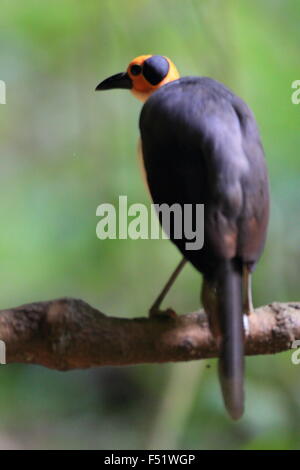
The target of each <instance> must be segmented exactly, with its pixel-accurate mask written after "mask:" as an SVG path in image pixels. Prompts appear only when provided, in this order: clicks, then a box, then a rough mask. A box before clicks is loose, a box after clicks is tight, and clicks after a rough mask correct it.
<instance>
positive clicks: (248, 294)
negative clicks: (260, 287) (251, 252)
mask: <svg viewBox="0 0 300 470" xmlns="http://www.w3.org/2000/svg"><path fill="white" fill-rule="evenodd" d="M243 291H244V302H243V311H244V312H245V313H246V314H247V315H251V313H253V312H254V308H253V302H252V283H251V272H250V270H249V267H248V266H247V265H246V264H244V265H243Z"/></svg>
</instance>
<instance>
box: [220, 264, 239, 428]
mask: <svg viewBox="0 0 300 470" xmlns="http://www.w3.org/2000/svg"><path fill="white" fill-rule="evenodd" d="M217 298H218V313H219V322H220V329H221V352H220V359H219V377H220V383H221V389H222V394H223V399H224V403H225V406H226V409H227V411H228V413H229V414H230V416H231V417H232V419H239V418H240V417H241V416H242V414H243V412H244V327H243V301H242V269H241V267H240V266H237V265H236V264H235V263H234V262H233V261H225V262H224V263H223V264H222V266H221V267H220V271H219V273H218V281H217Z"/></svg>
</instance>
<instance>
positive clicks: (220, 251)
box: [96, 54, 270, 420]
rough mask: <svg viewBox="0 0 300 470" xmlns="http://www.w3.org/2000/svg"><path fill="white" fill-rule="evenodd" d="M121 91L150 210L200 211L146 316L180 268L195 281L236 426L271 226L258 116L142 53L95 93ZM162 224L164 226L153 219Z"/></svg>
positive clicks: (199, 79)
mask: <svg viewBox="0 0 300 470" xmlns="http://www.w3.org/2000/svg"><path fill="white" fill-rule="evenodd" d="M116 88H120V89H128V90H130V91H131V93H132V94H133V95H134V96H135V97H136V98H138V99H139V100H140V101H142V102H143V103H144V104H143V106H142V110H141V113H140V118H139V129H140V150H141V158H142V164H143V171H144V174H145V177H146V182H147V186H148V188H149V191H150V194H151V197H152V200H153V202H154V203H155V204H168V205H172V204H179V205H180V207H184V204H191V205H192V207H196V205H197V204H203V205H204V244H203V247H202V248H201V249H198V250H187V249H186V244H185V241H186V240H185V238H184V236H183V237H182V238H181V239H178V238H176V237H175V236H174V224H173V225H172V226H171V227H170V239H171V241H172V242H173V243H174V244H175V245H176V246H177V248H178V249H179V251H180V252H181V254H182V256H183V258H182V261H181V262H180V264H179V266H178V267H177V268H176V270H175V272H174V273H173V275H172V276H171V279H170V280H169V281H168V283H167V284H166V286H165V287H164V289H163V291H162V293H161V294H160V296H159V297H158V299H157V300H156V302H155V303H154V305H153V308H152V309H150V312H151V313H152V314H154V315H155V314H159V313H160V312H161V311H160V310H159V309H158V308H157V307H158V306H159V305H160V303H161V300H162V298H163V297H164V295H165V294H166V292H167V291H168V289H169V288H170V286H171V285H172V283H173V282H174V280H175V278H176V277H177V275H178V274H179V272H180V271H181V269H182V267H183V266H184V265H185V263H186V262H189V263H191V264H192V265H193V266H194V268H195V269H196V270H197V271H198V272H199V273H201V274H202V277H203V280H202V291H201V299H202V304H203V307H204V310H205V312H206V315H207V317H208V323H209V327H210V330H211V333H212V335H213V337H214V339H215V341H216V343H217V346H218V350H219V361H218V374H219V379H220V385H221V391H222V395H223V401H224V404H225V408H226V409H227V411H228V413H229V415H230V417H231V418H232V419H233V420H237V419H239V418H240V417H241V416H242V415H243V413H244V400H245V393H244V369H245V359H244V355H245V346H244V345H245V338H246V335H247V331H248V330H247V323H248V322H247V319H248V318H249V315H251V314H252V313H253V303H252V288H251V276H252V272H253V270H254V268H255V266H256V265H257V262H258V260H259V258H260V256H261V254H262V251H263V248H264V245H265V240H266V234H267V227H268V220H269V206H270V203H269V181H268V170H267V165H266V160H265V155H264V150H263V146H262V143H261V138H260V133H259V130H258V125H257V123H256V120H255V117H254V114H253V112H252V111H251V109H250V108H249V106H248V105H247V104H246V103H245V101H243V100H242V99H241V98H240V97H238V96H237V95H236V94H235V93H233V92H232V91H231V90H230V89H229V88H228V87H226V86H225V85H224V84H222V83H221V82H219V81H217V80H214V79H213V78H209V77H204V76H185V77H180V75H179V72H178V70H177V68H176V66H175V64H174V63H173V62H172V61H171V60H170V59H169V58H168V57H166V56H163V55H151V54H147V55H140V56H138V57H136V58H134V59H133V60H132V61H131V62H130V63H129V65H128V67H127V69H126V71H125V72H122V73H118V74H115V75H113V76H110V77H109V78H106V79H105V80H103V81H102V82H101V83H99V85H98V86H97V87H96V90H97V91H101V90H110V89H116ZM160 222H161V223H162V221H161V220H160Z"/></svg>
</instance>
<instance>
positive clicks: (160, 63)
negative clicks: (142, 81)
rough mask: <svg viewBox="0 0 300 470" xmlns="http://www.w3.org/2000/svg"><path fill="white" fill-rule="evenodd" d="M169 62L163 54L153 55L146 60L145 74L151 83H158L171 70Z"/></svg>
mask: <svg viewBox="0 0 300 470" xmlns="http://www.w3.org/2000/svg"><path fill="white" fill-rule="evenodd" d="M169 68H170V65H169V62H168V61H167V59H165V58H164V57H162V56H161V55H153V56H152V57H149V59H147V60H145V62H144V65H143V75H144V77H145V78H146V80H148V82H149V83H151V85H158V83H160V82H161V81H162V80H163V79H164V78H165V77H166V76H167V74H168V72H169Z"/></svg>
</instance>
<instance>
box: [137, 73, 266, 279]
mask: <svg viewBox="0 0 300 470" xmlns="http://www.w3.org/2000/svg"><path fill="white" fill-rule="evenodd" d="M140 131H141V139H142V152H143V158H144V164H145V169H146V174H147V179H148V185H149V188H150V192H151V195H152V198H153V200H154V202H155V203H157V204H162V203H167V204H169V205H172V204H174V203H179V204H182V203H183V202H184V203H185V204H194V205H195V204H204V206H205V209H204V211H205V223H204V233H205V235H204V237H205V241H204V247H203V249H202V250H199V251H192V250H191V251H188V252H186V250H185V248H184V247H185V242H186V240H184V239H183V240H173V241H174V243H175V244H176V245H177V246H178V248H179V249H180V250H181V251H182V252H183V253H184V255H185V257H186V258H187V259H189V261H191V262H192V264H194V266H195V267H196V268H197V269H198V270H199V271H201V272H203V273H205V274H206V275H207V276H208V277H209V275H210V273H211V272H212V271H214V269H215V267H216V265H217V264H218V262H219V260H223V259H233V258H236V259H238V260H239V259H240V260H241V261H242V262H246V263H248V264H249V265H250V266H251V265H254V264H255V262H256V261H257V259H258V258H259V256H260V253H261V250H262V248H263V244H264V239H265V231H266V225H267V219H268V182H267V173H266V167H265V162H264V154H263V150H262V146H261V143H260V137H259V132H258V130H257V126H256V122H255V119H254V116H253V114H252V112H251V110H250V109H249V108H248V106H247V105H246V104H245V103H244V102H243V101H242V100H241V99H240V98H238V97H237V96H236V95H234V94H233V93H232V92H231V91H230V90H229V89H227V88H226V87H225V86H224V85H222V84H220V83H219V82H217V81H215V80H212V79H210V78H206V77H185V78H181V79H179V80H176V81H174V82H171V83H169V84H167V85H165V86H163V87H161V88H160V89H159V90H158V91H156V92H155V93H154V94H153V95H152V96H151V97H150V98H149V99H148V100H147V102H146V103H145V105H144V107H143V109H142V112H141V117H140Z"/></svg>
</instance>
